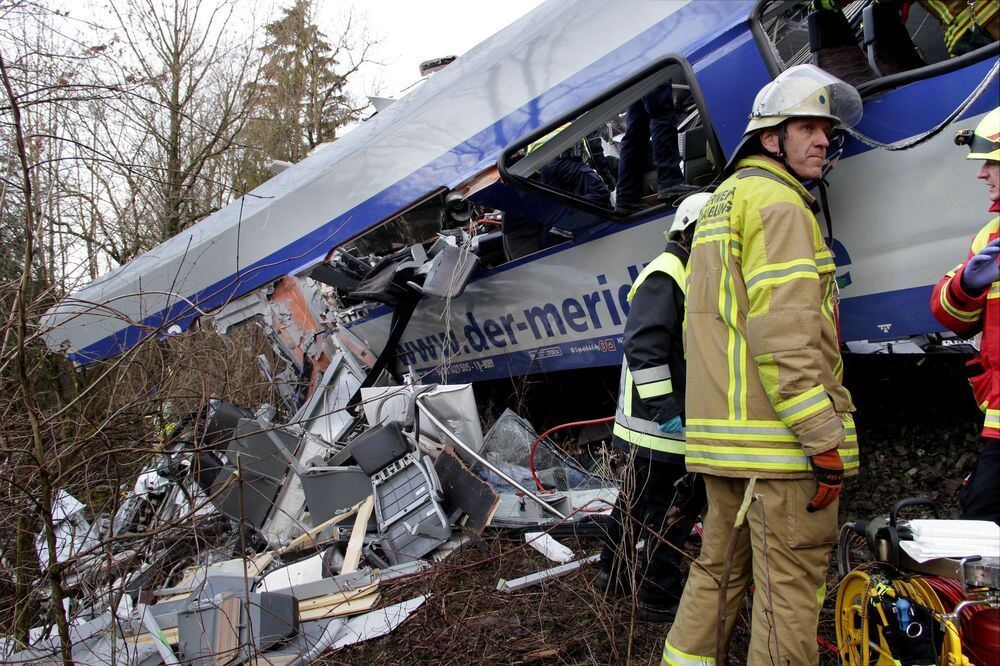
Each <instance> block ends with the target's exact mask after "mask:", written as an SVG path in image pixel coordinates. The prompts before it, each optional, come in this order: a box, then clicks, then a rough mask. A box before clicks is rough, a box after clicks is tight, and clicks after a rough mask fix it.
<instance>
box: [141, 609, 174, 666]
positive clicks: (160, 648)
mask: <svg viewBox="0 0 1000 666" xmlns="http://www.w3.org/2000/svg"><path fill="white" fill-rule="evenodd" d="M135 612H136V613H137V614H138V615H139V620H140V622H142V626H144V627H145V628H146V631H148V632H149V634H150V635H151V636H152V637H153V644H154V645H155V646H156V651H157V652H158V653H159V655H160V657H161V658H162V659H163V663H164V664H165V666H180V661H178V660H177V655H175V654H174V651H173V649H172V648H171V647H170V645H169V644H168V643H167V641H166V640H165V639H164V638H163V631H162V630H161V629H160V625H159V624H158V623H157V622H156V616H154V615H153V613H151V612H149V608H148V606H146V605H145V604H137V605H136V607H135Z"/></svg>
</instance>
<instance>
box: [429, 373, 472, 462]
mask: <svg viewBox="0 0 1000 666" xmlns="http://www.w3.org/2000/svg"><path fill="white" fill-rule="evenodd" d="M420 402H421V403H422V404H423V406H424V407H426V408H427V409H428V410H429V411H430V412H431V413H432V414H433V415H434V416H436V417H437V419H438V420H439V421H441V422H442V424H444V425H445V426H447V427H448V429H450V430H451V432H452V434H454V435H455V436H456V437H457V438H458V439H460V440H461V441H462V442H463V443H464V444H465V445H466V446H468V447H469V448H470V449H472V450H473V451H475V452H476V453H479V452H480V451H482V449H483V429H482V426H481V424H480V422H479V407H478V406H477V405H476V395H475V393H473V391H472V384H453V385H449V384H442V385H440V386H435V387H434V388H433V389H431V390H430V391H426V392H424V393H421V394H420ZM420 433H421V435H426V436H427V437H429V438H431V439H434V440H435V441H437V442H439V443H441V444H445V443H447V442H448V441H449V439H448V438H446V436H445V435H444V434H443V433H441V432H440V429H439V428H438V427H437V426H435V425H434V424H433V423H431V422H430V420H429V419H422V420H421V422H420ZM455 453H457V454H458V456H459V457H460V458H462V460H463V461H464V462H465V463H466V464H467V465H474V464H475V462H476V461H475V459H474V458H471V457H470V456H469V454H468V453H467V452H466V451H463V450H462V449H461V448H456V449H455Z"/></svg>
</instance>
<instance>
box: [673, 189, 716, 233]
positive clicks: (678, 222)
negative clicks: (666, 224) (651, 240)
mask: <svg viewBox="0 0 1000 666" xmlns="http://www.w3.org/2000/svg"><path fill="white" fill-rule="evenodd" d="M711 198H712V194H711V192H698V193H697V194H692V195H691V196H689V197H687V198H686V199H684V201H682V202H681V205H680V206H678V207H677V212H675V213H674V221H673V224H671V225H670V230H669V231H667V240H674V239H676V238H677V237H678V236H680V235H681V233H683V232H684V231H686V230H687V229H688V228H689V227H690V226H691V225H692V224H694V223H695V222H697V221H698V216H699V215H700V214H701V209H702V208H704V206H705V204H707V203H708V200H709V199H711Z"/></svg>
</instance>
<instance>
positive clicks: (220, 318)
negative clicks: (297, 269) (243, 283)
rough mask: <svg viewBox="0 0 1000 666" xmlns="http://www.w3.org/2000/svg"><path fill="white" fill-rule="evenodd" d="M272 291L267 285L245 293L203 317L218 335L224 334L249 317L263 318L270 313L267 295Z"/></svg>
mask: <svg viewBox="0 0 1000 666" xmlns="http://www.w3.org/2000/svg"><path fill="white" fill-rule="evenodd" d="M272 291H273V289H272V288H270V287H268V288H265V289H260V290H259V291H255V292H253V293H250V294H247V295H246V296H244V297H243V298H236V299H233V300H231V301H229V302H228V303H226V304H225V305H224V306H222V307H221V308H219V309H218V310H216V311H215V312H213V313H212V314H211V315H209V316H208V317H206V318H205V321H206V323H209V324H211V325H212V327H213V328H215V330H216V331H218V333H219V335H226V334H227V333H228V332H229V329H230V328H231V327H233V326H239V325H240V324H244V323H246V322H247V321H248V320H250V319H254V318H264V317H265V316H266V315H268V314H269V313H270V304H269V302H268V299H267V297H268V295H269V294H270V293H271V292H272Z"/></svg>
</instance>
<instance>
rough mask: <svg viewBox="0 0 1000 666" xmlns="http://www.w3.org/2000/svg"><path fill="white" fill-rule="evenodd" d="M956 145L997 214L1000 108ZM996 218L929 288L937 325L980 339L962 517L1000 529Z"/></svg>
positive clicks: (999, 229)
mask: <svg viewBox="0 0 1000 666" xmlns="http://www.w3.org/2000/svg"><path fill="white" fill-rule="evenodd" d="M955 143H957V144H959V145H967V146H969V154H968V156H967V158H966V159H970V160H982V161H983V164H982V166H981V167H980V169H979V174H978V176H977V177H978V178H980V179H982V180H984V181H986V185H987V187H988V196H989V200H990V212H991V213H1000V108H997V109H994V110H993V111H991V112H990V113H988V114H986V116H985V117H984V118H983V119H982V121H981V122H980V123H979V125H978V126H977V127H976V130H975V132H972V131H969V130H963V131H961V132H959V133H958V135H957V136H956V137H955ZM998 255H1000V217H994V218H993V220H991V221H990V222H987V224H986V226H985V227H983V228H982V230H981V231H980V232H979V233H978V234H976V237H975V238H973V239H972V247H971V248H970V250H969V256H968V258H967V259H966V261H965V263H963V264H959V265H958V266H956V267H955V268H954V269H952V270H951V271H949V272H948V273H947V274H945V276H944V277H943V278H941V281H940V282H938V283H937V286H936V287H935V288H934V293H933V295H932V296H931V311H932V312H933V313H934V316H935V317H936V318H937V320H938V321H939V322H941V323H942V324H943V325H945V326H947V327H948V328H949V329H951V330H952V331H954V332H955V333H957V334H958V335H961V336H964V337H971V336H973V335H975V334H977V333H982V341H981V342H980V352H979V355H978V356H977V357H976V358H974V359H973V360H972V361H970V362H969V366H970V367H971V368H972V370H973V377H972V379H971V380H970V381H971V383H972V392H973V394H974V395H975V397H976V403H977V404H978V405H979V406H980V408H981V409H982V410H983V412H985V414H986V420H985V422H984V424H983V430H982V433H981V438H982V450H981V452H980V454H979V461H978V463H977V464H976V469H975V471H974V472H973V473H972V475H971V476H970V477H969V478H968V479H967V480H966V482H965V487H964V488H962V490H961V491H960V492H959V501H960V503H961V506H962V517H963V518H968V519H971V520H992V521H994V522H997V523H1000V491H998V488H1000V263H998V262H1000V259H998Z"/></svg>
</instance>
